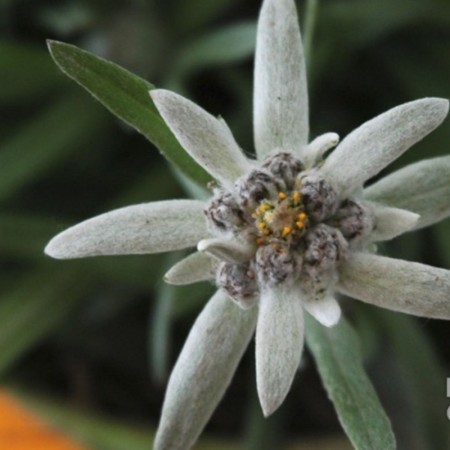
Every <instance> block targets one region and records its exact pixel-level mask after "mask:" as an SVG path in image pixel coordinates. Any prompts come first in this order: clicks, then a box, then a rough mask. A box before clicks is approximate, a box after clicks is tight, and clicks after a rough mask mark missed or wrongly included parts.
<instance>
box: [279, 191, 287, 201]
mask: <svg viewBox="0 0 450 450" xmlns="http://www.w3.org/2000/svg"><path fill="white" fill-rule="evenodd" d="M278 198H279V199H280V200H284V199H285V198H286V194H285V193H284V192H278Z"/></svg>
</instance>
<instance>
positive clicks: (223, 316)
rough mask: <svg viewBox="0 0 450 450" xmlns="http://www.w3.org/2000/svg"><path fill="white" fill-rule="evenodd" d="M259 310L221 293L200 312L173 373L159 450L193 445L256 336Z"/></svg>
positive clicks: (156, 448) (157, 444) (157, 441)
mask: <svg viewBox="0 0 450 450" xmlns="http://www.w3.org/2000/svg"><path fill="white" fill-rule="evenodd" d="M256 316H257V308H253V309H251V310H247V311H244V310H243V309H241V308H239V307H238V306H237V305H235V304H234V303H233V302H231V301H230V299H228V298H227V297H226V296H225V294H224V293H223V292H221V291H218V292H217V293H216V294H215V295H214V296H213V297H212V298H211V300H210V301H209V302H208V303H207V305H206V306H205V308H204V309H203V311H202V312H201V313H200V315H199V316H198V318H197V320H196V322H195V324H194V326H193V327H192V329H191V331H190V333H189V336H188V338H187V340H186V343H185V344H184V347H183V350H182V351H181V354H180V356H179V357H178V361H177V362H176V364H175V367H174V369H173V371H172V374H171V376H170V380H169V384H168V387H167V391H166V397H165V400H164V405H163V409H162V413H161V420H160V423H159V428H158V431H157V434H156V438H155V443H154V447H153V448H154V450H186V449H190V448H191V447H192V446H193V445H194V443H195V441H196V440H197V438H198V436H199V435H200V433H201V431H202V430H203V428H204V426H205V425H206V423H207V422H208V420H209V418H210V416H211V414H212V413H213V411H214V409H215V408H216V406H217V404H218V403H219V401H220V400H221V398H222V397H223V394H224V393H225V391H226V389H227V387H228V385H229V383H230V381H231V378H232V376H233V374H234V372H235V370H236V367H237V365H238V363H239V361H240V359H241V357H242V354H243V353H244V351H245V349H246V348H247V345H248V343H249V341H250V338H251V337H252V335H253V331H254V328H255V323H256Z"/></svg>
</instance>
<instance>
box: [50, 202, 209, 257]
mask: <svg viewBox="0 0 450 450" xmlns="http://www.w3.org/2000/svg"><path fill="white" fill-rule="evenodd" d="M204 206H205V205H204V203H203V202H200V201H197V200H169V201H162V202H153V203H143V204H141V205H133V206H127V207H125V208H120V209H116V210H114V211H111V212H108V213H105V214H101V215H100V216H97V217H94V218H92V219H89V220H86V221H84V222H81V223H79V224H78V225H75V226H73V227H71V228H68V229H67V230H65V231H63V232H62V233H60V234H58V235H57V236H55V237H54V238H53V239H52V240H51V241H50V242H49V244H48V245H47V247H46V248H45V252H46V253H47V254H48V255H50V256H52V257H53V258H58V259H71V258H81V257H86V256H98V255H132V254H144V253H159V252H166V251H170V250H180V249H182V248H187V247H192V246H194V245H196V244H197V242H198V241H199V240H200V239H202V238H205V237H207V236H209V235H210V233H209V231H208V229H207V225H206V220H205V217H204V214H203V208H204Z"/></svg>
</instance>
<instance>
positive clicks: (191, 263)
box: [164, 252, 218, 285]
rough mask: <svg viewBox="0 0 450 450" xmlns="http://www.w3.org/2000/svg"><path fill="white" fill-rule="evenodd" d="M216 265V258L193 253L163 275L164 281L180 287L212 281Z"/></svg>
mask: <svg viewBox="0 0 450 450" xmlns="http://www.w3.org/2000/svg"><path fill="white" fill-rule="evenodd" d="M217 265H218V261H217V258H214V257H213V256H211V255H208V254H206V253H199V252H195V253H192V254H191V255H189V256H187V257H186V258H184V259H182V260H181V261H179V262H177V263H176V264H175V265H174V266H172V267H171V268H170V270H169V271H168V272H167V273H166V274H165V275H164V281H165V282H166V283H169V284H175V285H180V284H192V283H198V282H199V281H206V280H213V279H214V277H215V269H216V268H217Z"/></svg>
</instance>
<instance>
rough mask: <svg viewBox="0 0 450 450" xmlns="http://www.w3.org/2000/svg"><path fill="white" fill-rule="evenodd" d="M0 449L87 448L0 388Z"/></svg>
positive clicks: (84, 449) (77, 449)
mask: <svg viewBox="0 0 450 450" xmlns="http://www.w3.org/2000/svg"><path fill="white" fill-rule="evenodd" d="M0 449H1V450H88V449H87V448H86V447H82V446H81V445H78V444H76V443H74V442H72V441H71V439H70V438H68V437H66V436H64V435H63V434H62V433H61V432H59V431H57V430H55V429H54V428H53V427H52V426H51V425H48V424H47V423H45V422H44V421H43V420H42V419H40V418H39V417H36V416H35V414H33V413H32V412H30V411H28V410H27V409H26V408H25V407H23V406H22V405H20V403H19V402H18V401H17V400H15V399H14V398H13V397H12V396H11V395H9V394H8V393H6V392H5V391H1V390H0Z"/></svg>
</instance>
